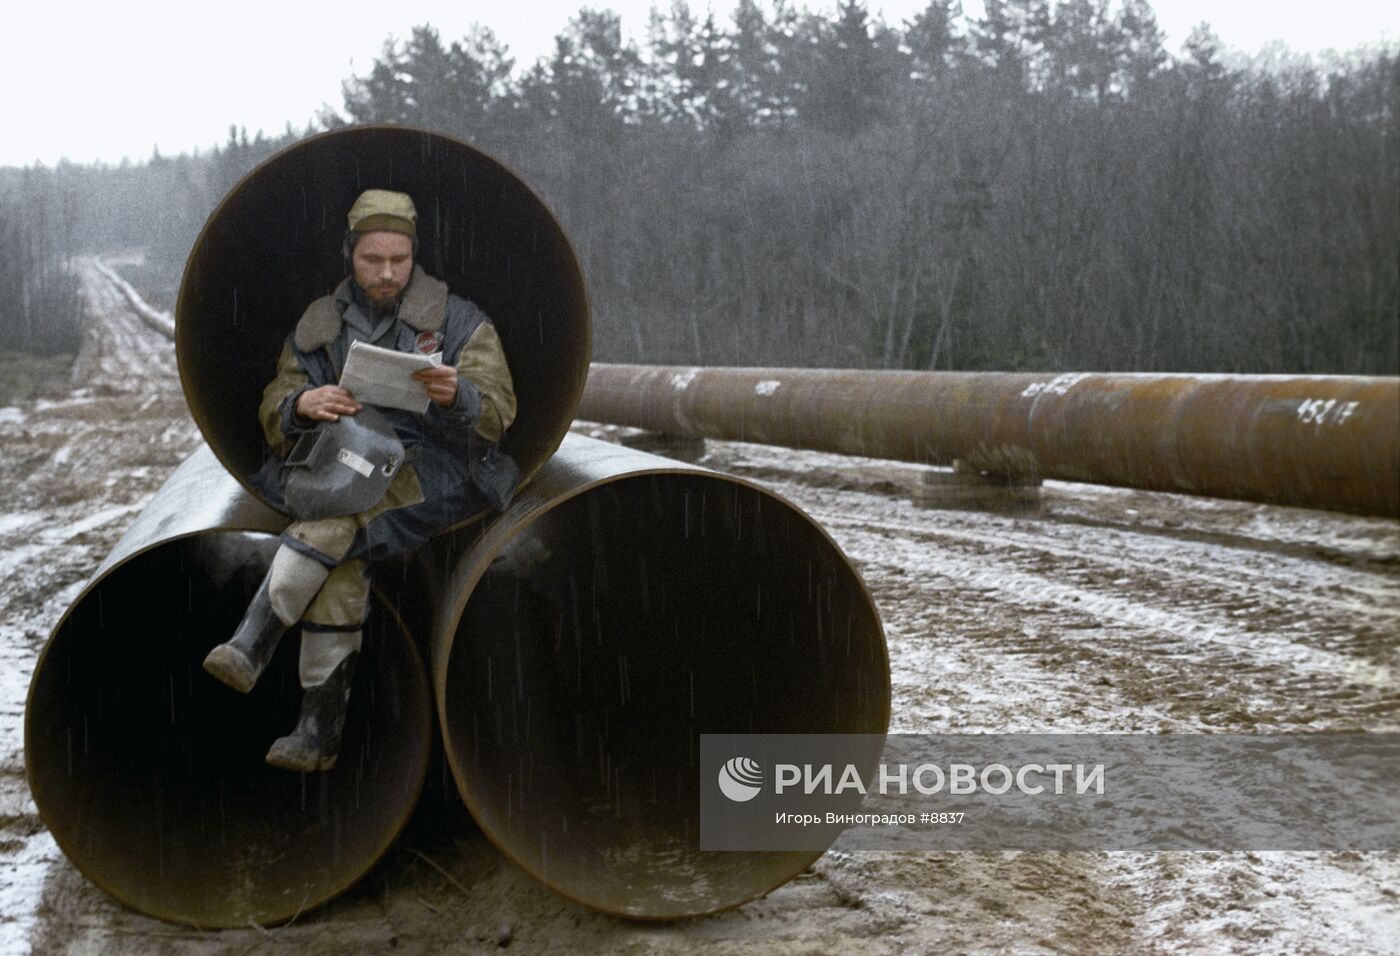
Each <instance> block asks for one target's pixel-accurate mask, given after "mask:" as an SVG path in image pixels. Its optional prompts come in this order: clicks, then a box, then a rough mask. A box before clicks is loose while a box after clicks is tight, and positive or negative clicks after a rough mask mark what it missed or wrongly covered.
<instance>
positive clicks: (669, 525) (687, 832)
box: [445, 474, 889, 919]
mask: <svg viewBox="0 0 1400 956" xmlns="http://www.w3.org/2000/svg"><path fill="white" fill-rule="evenodd" d="M446 666H447V674H448V676H447V682H446V686H447V694H446V718H445V720H446V727H447V728H448V733H447V734H446V735H445V736H447V737H448V738H449V740H448V746H449V748H450V752H449V755H450V757H451V758H452V760H453V763H454V766H455V769H456V773H457V777H458V783H459V787H460V788H461V789H462V790H463V796H464V797H465V798H466V800H467V803H468V806H469V807H470V808H471V810H472V813H473V815H474V816H475V817H476V819H477V821H478V822H479V823H480V824H481V826H482V829H483V830H484V831H485V832H486V833H487V834H488V835H489V836H490V837H491V838H492V839H493V840H494V842H495V843H496V844H497V845H498V846H500V847H501V848H502V849H503V850H504V851H505V852H506V853H507V855H509V856H511V857H512V858H514V859H515V860H516V861H517V862H519V863H520V864H521V865H522V866H524V867H525V868H526V869H527V870H528V871H529V872H531V873H532V874H534V875H535V876H536V877H537V878H539V879H541V880H542V881H543V882H545V883H547V884H548V885H550V886H551V887H553V888H555V889H557V890H558V891H560V892H562V893H563V894H565V895H566V896H569V897H572V898H573V899H576V900H580V901H582V902H584V903H587V904H588V905H590V906H594V907H596V908H599V909H602V910H604V911H607V912H611V913H617V914H623V915H628V916H636V917H644V918H653V919H665V918H674V917H679V916H686V915H692V914H696V913H704V912H712V911H714V910H718V909H723V908H725V907H728V906H733V905H737V904H738V903H741V902H743V901H745V900H748V899H751V898H753V897H755V896H758V895H761V894H762V893H764V892H767V891H768V890H770V889H772V888H773V887H775V886H777V885H779V884H781V883H783V882H784V881H786V880H788V879H790V878H791V877H792V876H794V875H796V873H798V872H800V871H801V869H802V868H803V867H805V866H806V865H807V864H808V863H810V862H811V860H812V859H814V858H815V857H816V856H817V855H818V854H816V853H757V852H756V853H736V852H701V851H700V850H699V849H698V807H699V796H698V794H699V790H698V787H699V786H700V777H699V769H698V752H697V751H698V747H699V735H700V734H702V733H726V732H738V733H837V732H839V733H872V734H883V733H884V732H885V730H886V728H887V726H888V722H889V665H888V659H887V657H886V652H885V645H884V638H883V635H882V633H881V630H880V625H879V622H878V619H877V617H876V614H875V611H874V608H873V606H872V605H871V603H870V600H869V597H868V595H867V594H866V592H865V591H864V589H863V587H862V586H861V584H860V582H859V579H858V578H857V576H856V575H855V573H854V571H853V570H852V569H851V567H850V565H849V564H847V563H846V561H845V559H844V558H843V557H842V555H841V553H840V552H839V550H837V548H836V547H835V546H834V545H833V544H832V543H831V542H830V541H829V540H828V539H827V538H826V537H825V536H824V535H823V534H822V533H821V532H820V530H819V529H818V528H817V527H816V526H815V525H814V524H813V523H812V522H811V521H810V520H809V519H807V518H806V517H804V516H803V515H801V514H800V513H798V512H797V511H796V510H795V509H793V508H792V507H791V506H789V505H787V504H785V503H784V502H782V501H780V500H778V499H776V498H774V497H772V496H771V495H768V494H765V493H763V492H761V491H759V490H757V489H755V488H753V487H751V486H748V485H742V484H739V483H736V482H732V481H729V480H726V479H721V478H718V477H716V476H706V475H687V474H667V475H646V476H638V477H631V478H624V479H620V480H615V481H612V482H610V483H607V484H603V485H601V486H598V487H595V488H594V489H592V490H591V491H587V492H584V493H582V494H580V495H578V496H576V497H574V498H572V499H569V500H568V501H566V502H564V503H563V504H561V505H559V506H557V507H554V508H552V509H551V510H549V511H548V512H546V513H545V514H544V515H543V516H542V517H540V518H539V519H538V520H536V521H535V522H534V523H533V524H531V525H529V526H528V527H527V528H526V529H525V530H524V531H522V532H521V533H520V534H518V535H517V536H516V537H514V538H513V539H512V540H511V541H510V543H509V544H508V545H507V547H506V549H505V551H504V553H502V554H501V555H500V556H498V557H497V558H496V559H495V560H494V561H493V562H492V564H491V565H490V567H489V569H488V570H487V572H486V573H485V575H484V577H483V578H482V580H481V581H480V583H479V584H478V585H477V587H476V588H475V589H474V590H473V592H472V594H471V597H470V600H469V601H468V603H467V605H466V607H465V610H464V612H463V614H462V616H461V619H460V624H459V627H458V630H457V635H456V640H455V642H454V644H453V647H452V652H451V655H450V657H449V658H448V661H447V665H446Z"/></svg>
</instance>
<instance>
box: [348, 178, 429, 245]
mask: <svg viewBox="0 0 1400 956" xmlns="http://www.w3.org/2000/svg"><path fill="white" fill-rule="evenodd" d="M349 220H350V231H351V232H401V233H403V234H404V235H406V236H416V235H417V234H418V210H417V209H415V208H414V206H413V198H412V197H411V196H409V195H408V193H396V192H393V191H392V190H388V189H366V190H365V191H364V192H362V193H360V198H358V199H356V200H355V205H353V206H351V207H350V215H349Z"/></svg>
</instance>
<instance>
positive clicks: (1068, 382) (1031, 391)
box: [1021, 372, 1092, 398]
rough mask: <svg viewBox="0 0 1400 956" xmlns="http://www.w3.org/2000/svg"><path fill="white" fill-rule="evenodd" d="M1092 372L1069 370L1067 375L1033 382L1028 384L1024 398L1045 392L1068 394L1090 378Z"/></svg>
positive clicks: (1022, 395)
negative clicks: (1046, 380)
mask: <svg viewBox="0 0 1400 956" xmlns="http://www.w3.org/2000/svg"><path fill="white" fill-rule="evenodd" d="M1091 374H1092V373H1090V372H1069V373H1067V374H1065V375H1056V376H1055V377H1054V378H1052V379H1051V380H1050V381H1048V382H1032V383H1031V384H1029V385H1027V386H1026V389H1025V391H1023V392H1022V393H1021V397H1022V398H1032V397H1034V396H1036V395H1040V394H1042V393H1044V392H1049V393H1050V394H1051V395H1067V394H1069V390H1070V389H1071V388H1073V387H1074V386H1076V385H1078V384H1079V383H1080V382H1082V381H1084V379H1086V378H1088V377H1089V376H1090V375H1091Z"/></svg>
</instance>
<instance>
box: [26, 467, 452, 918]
mask: <svg viewBox="0 0 1400 956" xmlns="http://www.w3.org/2000/svg"><path fill="white" fill-rule="evenodd" d="M284 523H285V519H284V518H282V517H281V516H280V515H278V514H276V513H274V512H272V511H271V510H270V509H268V508H267V507H265V506H264V505H262V504H260V503H259V502H257V501H256V500H255V499H253V498H251V496H249V495H247V494H246V493H244V492H243V491H242V490H241V489H240V488H239V487H238V485H237V484H236V483H235V482H234V481H233V479H232V478H230V477H229V476H228V475H227V474H226V473H225V472H224V471H223V469H222V468H221V467H220V466H219V464H218V462H217V461H215V459H214V457H213V455H212V454H210V453H209V452H208V450H207V449H202V450H201V451H200V452H198V453H196V454H195V455H194V456H193V457H191V458H190V459H189V460H188V461H186V462H185V464H183V465H182V466H181V467H180V468H179V469H178V470H177V471H176V472H175V473H174V474H173V475H172V476H171V478H170V480H169V481H168V482H166V484H165V486H164V487H163V488H162V489H161V490H160V491H159V492H158V493H157V494H156V496H155V498H154V499H153V501H152V502H151V504H150V506H149V507H148V508H147V509H146V510H145V511H144V512H143V513H142V514H141V516H140V517H139V518H138V519H137V520H136V522H135V523H134V524H133V526H132V527H131V529H130V530H129V531H128V532H127V534H126V536H125V537H124V538H122V540H121V542H120V543H119V544H118V545H117V547H116V548H115V549H114V550H113V552H112V554H111V555H110V556H109V557H108V558H107V560H106V561H105V562H104V563H103V564H102V566H101V568H100V569H99V570H98V572H97V573H96V574H95V575H94V577H93V580H92V581H91V582H90V583H89V584H88V585H87V587H86V588H85V589H84V590H83V592H82V593H81V594H80V595H79V597H78V598H77V600H76V601H75V602H74V603H73V605H72V607H70V608H69V610H68V612H67V613H66V614H64V616H63V618H62V619H61V620H60V621H59V623H58V625H57V626H56V627H55V628H54V631H53V634H52V635H51V636H50V637H49V640H48V643H47V644H46V645H45V647H44V650H43V652H42V654H41V656H40V658H39V661H38V663H37V664H36V666H35V668H34V676H33V680H32V682H31V685H30V689H29V699H28V703H27V706H26V710H25V766H26V769H27V772H28V775H29V785H30V789H31V791H32V792H33V796H34V802H35V804H36V805H37V806H38V809H39V813H40V816H41V817H42V818H43V821H44V824H45V825H46V826H47V827H48V829H49V831H50V832H51V833H52V834H53V836H54V839H55V841H56V842H57V843H58V845H59V846H60V847H61V848H62V850H63V852H64V853H65V854H66V855H67V856H68V858H69V859H70V860H71V861H72V862H73V863H74V865H75V866H77V868H78V869H79V870H80V871H82V872H83V873H84V874H85V875H87V876H88V877H89V878H90V879H91V880H92V881H93V882H94V883H96V884H97V885H98V886H100V887H102V888H103V889H104V890H106V891H107V892H108V893H110V894H111V895H112V896H114V897H116V898H117V899H118V900H120V901H122V902H123V903H126V904H127V905H129V906H131V907H133V908H134V909H137V910H140V911H141V912H144V913H148V914H150V915H152V916H157V917H160V918H162V919H168V920H174V921H177V922H181V923H188V924H192V925H194V926H199V927H205V928H209V927H220V926H236V925H243V926H246V925H248V923H249V921H250V920H251V921H254V922H257V923H259V924H267V923H276V922H280V921H284V920H288V919H291V918H292V917H294V916H295V915H296V914H298V913H300V912H302V911H304V910H307V909H310V908H311V907H314V906H316V905H317V904H319V903H322V902H324V901H326V900H328V899H330V898H331V897H333V896H335V895H336V894H338V893H340V892H341V891H342V890H344V889H345V888H347V887H348V886H350V885H351V884H352V883H354V882H355V881H356V880H357V879H358V878H359V877H360V876H362V875H363V874H364V873H366V872H367V871H368V870H369V869H370V867H371V866H373V864H374V863H375V861H377V860H378V859H379V858H380V857H381V856H382V855H383V853H384V852H385V851H386V850H387V849H388V847H389V846H390V844H391V843H392V842H393V840H394V839H395V837H396V836H397V835H398V833H399V831H400V830H401V829H402V827H403V826H404V824H405V823H406V822H407V820H408V818H409V815H410V814H411V813H412V810H413V808H414V805H415V803H416V801H417V798H418V794H419V791H420V790H421V788H422V784H423V779H424V774H425V772H426V769H427V765H428V756H429V749H430V746H431V740H432V735H431V730H432V710H431V707H430V704H429V700H428V694H429V686H428V681H427V674H426V671H425V668H424V666H423V662H422V659H421V657H420V655H419V653H418V651H417V650H416V649H415V648H414V646H413V644H412V642H411V641H410V639H409V636H408V635H407V634H406V633H405V631H404V630H403V628H402V626H401V625H400V624H399V623H398V620H397V618H396V617H395V616H394V614H393V613H392V611H391V610H389V609H388V608H386V607H385V606H384V602H383V600H382V599H381V598H380V597H379V596H378V595H376V597H375V599H374V601H373V607H372V612H371V616H370V621H369V624H368V626H367V628H366V632H365V650H364V656H363V659H362V663H361V666H360V667H359V668H358V669H357V671H356V676H355V687H354V691H353V695H352V697H351V707H350V716H349V718H348V721H347V725H346V738H345V741H344V745H343V749H342V751H341V755H340V760H339V761H338V762H337V764H336V766H335V769H334V770H332V771H329V772H327V773H321V774H311V775H305V776H303V775H301V774H293V773H288V772H287V771H285V770H277V769H274V768H272V767H269V766H267V764H265V763H264V762H263V755H264V754H265V753H266V751H267V747H268V744H269V743H270V742H271V741H272V740H273V739H274V738H275V737H277V736H279V735H281V734H283V733H286V732H287V730H288V729H289V728H290V727H291V726H292V725H293V724H294V723H295V722H296V715H297V709H298V705H299V701H300V698H301V690H300V687H299V686H298V682H297V675H296V641H295V638H294V636H293V635H288V637H287V638H286V639H284V646H283V647H282V648H281V649H280V650H279V653H278V654H277V656H276V658H275V659H274V661H273V663H272V665H271V667H270V668H269V670H268V672H267V673H265V674H264V675H263V678H262V680H261V681H260V682H259V684H258V686H257V688H256V689H255V690H254V691H253V693H252V694H250V695H248V696H246V697H245V696H242V695H240V694H237V693H235V692H234V691H232V690H230V689H228V688H227V687H225V686H224V685H222V684H220V683H219V682H217V681H215V680H213V679H212V678H210V677H209V676H208V675H207V674H205V673H204V671H203V669H202V668H201V663H200V662H201V661H202V660H203V657H204V655H205V654H206V653H207V652H208V650H209V648H210V647H211V646H213V645H214V644H215V643H217V642H219V641H221V640H224V639H226V638H227V637H228V636H229V635H230V634H231V633H233V630H234V628H235V626H236V625H237V623H238V621H239V619H240V618H241V617H242V615H243V612H244V611H245V610H246V608H247V606H248V602H249V599H250V598H251V597H252V594H253V591H254V589H255V588H256V587H257V584H258V582H259V581H260V580H261V578H262V576H263V573H264V572H265V571H266V568H267V565H268V562H269V561H270V559H271V555H272V552H273V550H275V548H276V545H277V538H276V536H275V532H277V531H279V530H280V529H281V528H282V526H283V524H284Z"/></svg>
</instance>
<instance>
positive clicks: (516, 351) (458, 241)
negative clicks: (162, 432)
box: [175, 126, 592, 495]
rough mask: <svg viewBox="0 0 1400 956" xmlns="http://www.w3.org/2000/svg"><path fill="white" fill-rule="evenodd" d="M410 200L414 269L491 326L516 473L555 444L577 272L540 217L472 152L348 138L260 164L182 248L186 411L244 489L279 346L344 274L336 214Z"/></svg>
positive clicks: (366, 129) (318, 142) (384, 138)
mask: <svg viewBox="0 0 1400 956" xmlns="http://www.w3.org/2000/svg"><path fill="white" fill-rule="evenodd" d="M369 187H384V188H390V189H397V190H403V191H406V192H408V193H410V194H411V195H412V196H413V197H414V200H415V202H416V204H417V207H418V233H419V237H420V239H421V242H422V246H421V249H420V251H419V256H418V260H419V262H420V263H421V264H422V265H423V267H424V268H425V269H426V270H427V271H428V272H429V273H431V274H432V275H435V276H437V277H438V278H440V279H443V280H444V281H446V282H447V284H448V286H449V287H450V288H451V289H452V291H453V292H455V293H456V294H458V295H461V296H463V297H465V298H468V299H470V300H471V301H473V302H475V303H476V304H477V305H479V306H480V307H481V308H482V309H484V310H485V312H486V314H487V315H488V316H490V317H491V319H492V321H493V322H494V323H495V325H496V328H497V330H498V331H499V332H500V335H501V340H502V343H503V346H504V348H505V353H506V358H507V361H508V362H509V363H510V367H511V373H512V375H513V377H514V381H515V390H516V394H517V396H518V399H519V413H518V416H517V418H516V421H515V424H514V425H513V426H512V427H511V428H510V430H509V431H508V433H507V435H506V439H505V448H506V450H507V451H509V452H510V453H511V454H512V455H513V456H514V457H515V459H516V461H517V462H518V463H519V464H520V466H521V470H522V471H523V472H524V473H525V474H526V475H527V476H528V475H530V474H531V473H533V472H534V471H535V470H536V469H537V468H538V467H539V466H540V465H541V464H542V463H543V462H544V460H545V459H546V458H548V457H549V455H550V454H551V453H552V452H553V451H554V449H555V448H557V447H558V445H559V442H560V441H561V440H562V439H563V436H564V433H565V432H566V431H567V430H568V427H569V423H570V421H572V418H573V409H574V406H575V405H576V404H577V402H578V398H579V395H580V394H581V392H582V390H583V383H584V379H585V378H586V376H587V374H588V358H589V351H590V349H591V341H592V340H591V335H592V333H591V326H590V320H589V307H588V297H587V292H586V290H585V288H584V281H583V273H582V271H581V269H580V267H579V264H578V260H577V257H576V256H575V254H574V251H573V248H572V246H571V245H570V244H569V240H568V238H567V237H566V236H565V235H564V232H563V230H562V229H561V228H560V226H559V223H558V221H557V220H556V219H555V217H554V215H553V213H552V212H551V211H550V210H549V208H548V207H547V206H546V205H545V204H544V202H543V201H542V200H541V199H540V198H539V197H538V196H536V195H535V194H534V193H533V192H532V191H531V190H530V188H529V187H528V186H527V185H526V184H525V183H524V182H523V181H521V180H520V178H519V177H518V176H516V175H515V174H514V173H513V172H512V171H511V170H509V169H508V168H506V167H505V166H504V165H502V164H501V163H500V162H498V161H497V160H495V159H493V158H492V157H490V156H488V155H487V154H485V153H483V152H482V151H481V150H479V149H477V148H475V147H473V146H469V145H468V144H466V143H463V142H460V141H458V140H455V139H452V138H450V137H448V136H444V135H442V134H440V133H434V132H428V131H425V130H419V129H414V128H412V127H408V126H349V127H344V128H341V129H337V130H332V131H330V132H327V133H323V134H321V135H318V136H312V137H308V138H307V139H304V140H302V141H300V142H298V143H296V144H294V145H292V146H289V147H287V148H286V149H284V150H282V151H281V152H279V153H277V154H276V155H274V156H272V157H270V158H269V159H267V160H266V161H264V162H263V163H262V164H260V165H259V166H258V167H257V168H256V169H254V170H252V171H251V172H250V173H248V174H247V175H246V176H245V177H243V179H242V180H240V181H239V182H238V184H237V185H235V186H234V187H233V188H232V189H231V190H230V191H229V193H228V195H226V196H225V197H224V198H223V200H222V201H221V202H220V203H219V206H218V207H217V208H216V209H215V210H214V212H213V213H212V214H211V215H210V217H209V219H208V221H207V222H206V223H205V225H204V229H203V230H202V231H201V233H200V235H199V238H198V239H197V240H196V241H195V244H194V246H193V248H192V249H191V251H190V255H189V259H188V261H187V262H186V264H185V271H184V275H183V278H182V280H181V284H180V295H179V300H178V302H177V304H176V308H175V350H176V356H177V358H178V361H179V369H180V381H181V384H182V385H183V387H184V390H185V398H186V401H188V403H189V406H190V411H191V413H192V414H193V416H194V419H195V421H196V422H197V423H198V425H199V428H200V431H201V432H203V434H204V438H205V440H206V441H207V442H208V443H209V445H210V447H211V448H212V449H213V451H214V454H215V456H216V457H217V458H218V459H219V461H221V462H223V464H224V465H225V466H226V467H227V468H228V470H229V471H230V472H232V473H233V474H234V475H235V476H236V477H238V479H239V481H240V482H243V483H244V487H245V488H246V489H247V490H248V491H249V492H250V493H252V494H255V495H256V491H254V490H253V489H252V488H251V487H249V486H248V485H247V483H246V480H245V479H246V477H247V476H248V475H249V474H251V473H252V472H253V471H255V470H256V469H257V467H258V466H259V465H260V464H261V463H262V441H263V440H262V434H261V430H260V428H259V426H258V416H257V410H258V403H259V401H260V399H261V395H262V389H263V387H264V386H265V385H266V384H267V382H268V381H270V380H271V379H272V377H273V374H274V372H275V370H276V364H277V355H278V352H279V350H280V349H281V346H282V342H283V340H284V339H285V338H286V337H287V335H288V334H289V333H290V332H291V331H292V328H293V327H294V325H295V324H296V321H297V319H299V318H300V317H301V314H302V312H303V311H304V310H305V309H306V307H307V306H308V305H310V304H311V302H312V301H313V300H314V299H316V298H317V297H318V296H322V295H326V294H327V293H329V292H331V291H332V290H333V289H334V288H335V286H336V284H337V283H339V282H340V280H341V279H342V278H344V277H345V275H346V274H347V271H348V270H347V265H346V263H345V260H344V258H343V256H342V254H341V242H342V239H343V237H344V235H345V228H346V221H345V215H346V211H347V210H348V209H349V208H350V205H351V203H352V202H353V201H354V199H355V197H356V196H357V195H358V194H359V193H360V191H361V190H363V189H366V188H369Z"/></svg>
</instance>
